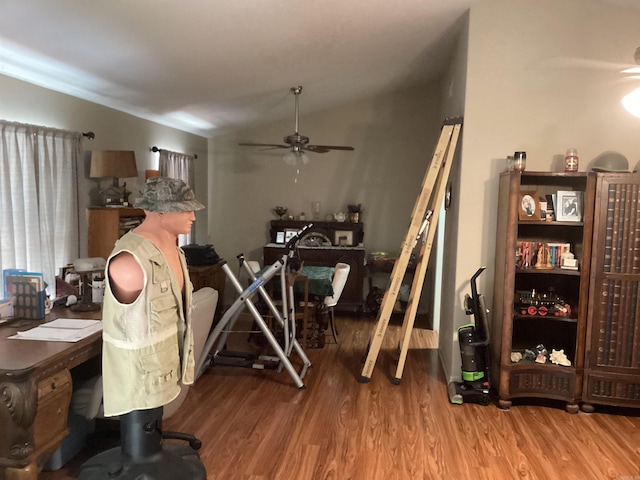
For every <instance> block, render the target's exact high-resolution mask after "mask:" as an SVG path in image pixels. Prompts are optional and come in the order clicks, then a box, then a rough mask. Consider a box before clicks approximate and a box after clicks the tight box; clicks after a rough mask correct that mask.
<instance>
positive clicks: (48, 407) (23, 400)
mask: <svg viewBox="0 0 640 480" xmlns="http://www.w3.org/2000/svg"><path fill="white" fill-rule="evenodd" d="M61 317H63V318H93V319H100V318H101V312H100V311H97V312H73V311H71V310H70V309H68V308H58V309H54V310H53V311H52V313H51V314H49V315H48V316H47V318H46V319H45V321H51V320H54V319H56V318H61ZM39 323H42V322H40V321H37V320H36V321H34V320H15V321H12V322H10V323H9V324H5V325H3V326H0V432H2V433H1V434H0V478H2V479H4V478H6V479H11V480H14V479H16V480H27V479H28V480H37V478H38V471H39V470H40V469H41V468H42V466H43V465H44V463H45V462H46V460H47V458H48V457H49V456H50V455H51V454H52V453H53V452H55V451H56V450H57V449H58V448H59V447H60V443H61V442H62V439H63V438H64V437H65V436H66V435H67V433H68V432H67V415H68V412H69V404H70V402H71V390H72V385H71V373H70V370H71V369H72V368H73V367H76V366H78V365H80V364H82V363H84V362H86V361H87V360H89V359H90V358H92V357H95V356H96V355H99V354H100V352H101V351H102V335H101V333H95V334H93V335H91V336H90V337H88V338H85V339H83V340H81V341H79V342H76V343H69V342H41V341H35V340H13V339H9V338H8V337H10V336H11V335H14V334H15V333H16V332H18V331H23V330H28V329H30V328H32V327H35V326H36V325H38V324H39Z"/></svg>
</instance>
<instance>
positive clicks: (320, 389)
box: [40, 317, 640, 480]
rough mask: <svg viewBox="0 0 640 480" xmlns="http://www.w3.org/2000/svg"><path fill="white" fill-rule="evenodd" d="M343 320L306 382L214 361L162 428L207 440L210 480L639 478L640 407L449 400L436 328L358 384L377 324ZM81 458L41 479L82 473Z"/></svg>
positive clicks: (389, 348) (383, 360)
mask: <svg viewBox="0 0 640 480" xmlns="http://www.w3.org/2000/svg"><path fill="white" fill-rule="evenodd" d="M337 323H338V329H339V331H340V344H339V345H335V344H330V343H328V344H327V345H326V346H325V348H324V349H317V350H308V351H307V354H308V356H309V358H310V359H311V361H312V363H313V368H311V369H310V370H309V371H308V373H307V375H306V377H305V378H304V381H305V384H306V388H305V389H303V390H298V389H296V388H295V386H294V385H293V383H292V381H291V378H290V377H289V375H288V374H287V373H285V372H283V373H277V372H274V371H261V370H249V369H239V368H235V369H234V368H230V367H214V368H212V369H210V370H209V371H208V372H207V373H205V374H204V375H203V376H202V377H201V378H200V379H199V380H198V383H197V385H195V386H194V387H192V388H191V389H190V391H189V395H188V397H187V399H186V400H185V403H184V404H183V406H182V408H181V409H180V410H179V411H178V413H177V414H176V415H174V416H173V417H172V418H171V419H169V420H168V421H166V422H165V425H164V428H165V429H167V430H179V431H184V432H190V433H194V434H196V435H197V436H198V437H199V438H200V439H201V440H202V442H203V447H202V449H201V451H200V455H201V459H202V461H203V463H204V465H205V467H206V469H207V473H208V477H207V478H208V480H324V479H327V480H328V479H331V480H347V479H354V480H405V479H421V480H424V479H463V480H466V479H489V480H494V479H496V480H503V479H516V478H517V479H529V480H536V479H545V480H553V479H562V480H572V479H576V480H578V479H579V480H585V479H586V480H591V479H593V480H596V479H598V480H601V479H615V480H632V479H633V480H640V409H624V410H622V409H606V408H603V407H596V412H595V413H592V414H586V413H583V412H581V413H578V414H575V415H572V414H569V413H567V412H566V411H565V410H564V407H563V405H562V404H554V403H545V404H543V405H542V404H540V402H535V403H537V404H532V403H533V402H532V401H528V402H519V403H516V402H514V406H513V407H512V408H511V409H510V410H509V411H502V410H500V409H498V408H497V407H496V406H495V405H494V404H492V405H490V406H487V407H483V406H479V405H473V404H465V405H452V404H451V403H449V397H448V393H447V386H446V384H445V383H444V378H443V374H442V371H441V368H440V364H439V360H438V351H437V349H436V348H433V347H434V342H433V339H434V335H433V332H430V331H427V330H415V331H414V334H413V337H412V344H411V349H410V350H409V355H408V357H407V364H406V367H405V371H404V375H403V379H402V383H401V384H400V385H393V384H392V383H391V382H390V378H391V377H392V376H393V373H394V372H395V355H394V351H395V342H396V341H397V340H396V338H397V331H398V330H399V328H398V326H396V325H390V326H389V331H388V333H387V336H386V339H385V343H384V344H383V349H382V350H381V353H380V356H379V358H378V362H377V364H376V368H375V370H374V372H373V375H372V378H371V381H370V382H369V383H367V384H361V383H359V382H358V378H359V377H360V373H361V368H362V366H361V363H360V362H361V359H362V356H363V354H364V351H365V348H366V345H367V342H368V340H369V335H370V334H371V332H372V329H373V327H374V324H375V321H374V320H371V319H367V318H361V319H357V318H349V317H339V318H338V319H337ZM295 360H296V362H295V363H296V364H298V362H297V359H295ZM84 457H85V458H86V454H85V455H84ZM82 458H83V456H82V455H81V456H79V458H78V459H74V460H72V461H71V462H70V463H69V464H68V465H67V466H65V467H63V468H62V469H61V470H59V471H57V472H43V473H42V474H41V477H40V478H41V479H42V480H64V479H72V478H76V476H77V474H78V471H79V466H80V464H81V460H82Z"/></svg>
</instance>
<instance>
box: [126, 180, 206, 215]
mask: <svg viewBox="0 0 640 480" xmlns="http://www.w3.org/2000/svg"><path fill="white" fill-rule="evenodd" d="M134 207H136V208H142V209H143V210H148V211H150V212H159V213H167V212H192V211H195V210H202V209H203V208H204V205H203V204H201V203H200V202H199V201H198V200H196V197H195V195H194V193H193V190H191V187H190V186H189V185H187V184H186V183H184V182H183V181H182V180H180V179H178V178H169V177H154V178H150V179H149V180H147V182H146V183H145V184H144V192H143V193H142V198H138V199H136V201H135V204H134Z"/></svg>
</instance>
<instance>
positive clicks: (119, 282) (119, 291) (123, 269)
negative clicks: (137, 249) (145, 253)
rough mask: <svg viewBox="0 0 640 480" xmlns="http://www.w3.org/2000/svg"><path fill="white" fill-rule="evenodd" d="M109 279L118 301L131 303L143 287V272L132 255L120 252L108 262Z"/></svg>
mask: <svg viewBox="0 0 640 480" xmlns="http://www.w3.org/2000/svg"><path fill="white" fill-rule="evenodd" d="M109 281H110V284H111V291H112V292H113V296H114V297H116V299H117V300H118V301H119V302H120V303H133V302H134V301H135V299H136V298H138V295H140V292H141V291H142V288H143V287H144V272H143V271H142V268H140V265H138V262H136V260H135V258H134V257H133V255H131V254H130V253H127V252H122V253H120V254H118V255H117V256H115V257H114V258H112V259H111V261H110V262H109Z"/></svg>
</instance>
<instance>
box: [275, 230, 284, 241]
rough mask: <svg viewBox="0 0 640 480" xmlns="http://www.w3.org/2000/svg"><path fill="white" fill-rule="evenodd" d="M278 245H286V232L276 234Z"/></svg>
mask: <svg viewBox="0 0 640 480" xmlns="http://www.w3.org/2000/svg"><path fill="white" fill-rule="evenodd" d="M276 243H284V230H281V231H279V232H276Z"/></svg>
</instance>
